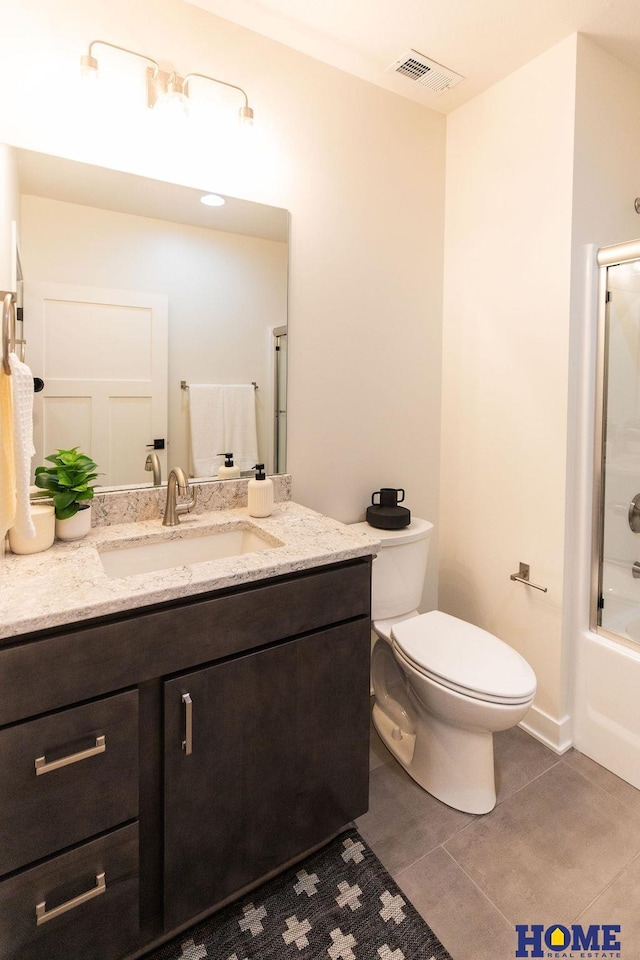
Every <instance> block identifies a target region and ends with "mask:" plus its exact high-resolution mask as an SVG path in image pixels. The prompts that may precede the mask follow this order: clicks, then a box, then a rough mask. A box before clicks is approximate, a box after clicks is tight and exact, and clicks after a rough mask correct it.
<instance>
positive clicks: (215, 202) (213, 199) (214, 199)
mask: <svg viewBox="0 0 640 960" xmlns="http://www.w3.org/2000/svg"><path fill="white" fill-rule="evenodd" d="M225 202H226V201H225V199H224V197H219V196H218V194H217V193H206V194H205V195H204V197H200V203H204V204H205V206H207V207H221V206H223V204H224V203H225Z"/></svg>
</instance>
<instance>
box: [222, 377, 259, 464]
mask: <svg viewBox="0 0 640 960" xmlns="http://www.w3.org/2000/svg"><path fill="white" fill-rule="evenodd" d="M224 442H225V446H224V449H225V450H232V451H233V462H234V463H235V465H236V466H237V467H240V469H241V470H251V468H252V467H254V466H255V464H256V462H257V460H258V433H257V430H256V391H255V387H254V386H253V384H251V383H230V384H227V385H226V386H225V387H224Z"/></svg>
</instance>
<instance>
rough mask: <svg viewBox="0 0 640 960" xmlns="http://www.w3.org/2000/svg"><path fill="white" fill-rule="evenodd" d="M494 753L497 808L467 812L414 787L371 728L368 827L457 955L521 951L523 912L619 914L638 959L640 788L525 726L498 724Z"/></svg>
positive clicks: (362, 823) (628, 955)
mask: <svg viewBox="0 0 640 960" xmlns="http://www.w3.org/2000/svg"><path fill="white" fill-rule="evenodd" d="M495 760H496V771H497V785H498V803H497V805H496V807H495V809H494V810H492V811H491V813H488V814H485V815H484V816H473V815H471V814H465V813H460V812H458V811H456V810H452V809H451V808H450V807H447V806H445V804H443V803H440V802H439V801H438V800H435V799H434V798H433V797H431V796H430V795H429V794H428V793H426V792H425V791H424V790H422V789H421V788H420V787H418V786H417V784H415V783H414V782H413V780H411V778H410V777H409V776H407V774H406V773H405V772H404V770H403V769H402V768H401V767H400V766H399V764H397V763H396V762H395V760H394V759H393V758H392V756H391V754H390V753H389V752H388V751H387V749H386V747H385V746H384V745H383V744H382V742H381V740H380V739H379V737H378V735H377V733H376V732H375V730H374V729H373V727H372V733H371V786H370V806H369V811H368V813H366V814H365V816H363V817H361V818H360V819H359V820H358V821H357V826H358V829H359V830H360V833H361V834H362V836H363V837H364V839H365V840H366V841H367V842H368V843H369V845H370V846H371V847H372V849H373V850H374V851H375V853H376V855H377V856H378V858H379V859H380V860H381V861H382V863H383V864H384V865H385V867H386V868H387V870H388V871H389V872H390V873H391V874H392V875H393V877H394V878H395V880H396V882H397V883H398V885H399V886H400V888H401V889H402V890H403V891H404V892H405V893H406V894H407V896H408V898H409V899H410V900H411V901H412V903H413V904H414V906H415V907H416V908H417V909H418V910H419V912H420V913H421V914H422V915H423V916H424V918H425V919H426V920H427V922H428V923H429V925H430V926H431V928H432V929H433V930H434V932H435V933H436V934H437V935H438V937H439V938H440V940H441V941H442V943H443V944H444V945H445V947H446V948H447V949H448V950H449V952H450V954H451V956H452V957H453V960H514V955H515V950H516V935H515V930H514V925H515V924H516V923H525V924H532V923H542V924H543V925H544V926H547V925H549V924H552V923H561V924H564V925H565V926H566V925H570V924H571V923H572V922H573V923H581V924H582V925H583V926H587V925H588V924H590V923H596V924H607V923H619V924H620V925H621V933H620V940H621V947H622V949H621V951H620V956H621V958H623V960H637V958H638V957H640V791H638V790H636V789H635V788H634V787H632V786H630V785H629V784H628V783H625V782H624V781H623V780H620V779H619V778H618V777H616V776H614V775H613V774H612V773H609V771H608V770H605V769H604V768H603V767H600V766H599V765H598V764H596V763H594V762H593V761H592V760H589V759H588V758H587V757H585V756H584V755H582V754H580V753H578V752H577V751H575V750H571V751H570V752H569V753H567V754H565V755H564V756H562V757H558V756H556V754H554V753H552V752H551V751H550V750H548V749H547V748H546V747H545V746H543V745H542V744H541V743H539V742H538V741H537V740H534V739H533V738H532V737H530V736H529V735H528V734H527V733H525V732H524V731H523V730H521V729H520V728H518V727H516V728H514V729H513V730H508V731H506V732H504V733H500V734H497V735H496V737H495ZM562 955H563V954H560V955H559V956H562ZM564 955H565V956H571V955H572V954H570V953H565V954H564ZM585 955H586V954H584V953H583V954H582V956H585ZM610 955H611V956H613V954H609V953H607V956H610ZM553 956H555V954H553ZM577 956H581V954H580V952H578V954H577ZM616 956H617V954H616Z"/></svg>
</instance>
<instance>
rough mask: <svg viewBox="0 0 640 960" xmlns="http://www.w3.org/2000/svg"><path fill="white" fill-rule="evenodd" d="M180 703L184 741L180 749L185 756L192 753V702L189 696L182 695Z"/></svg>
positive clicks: (186, 694)
mask: <svg viewBox="0 0 640 960" xmlns="http://www.w3.org/2000/svg"><path fill="white" fill-rule="evenodd" d="M182 702H183V703H184V740H183V741H182V749H183V750H184V752H185V754H186V756H187V757H188V756H189V754H191V753H193V700H192V699H191V694H189V693H183V694H182Z"/></svg>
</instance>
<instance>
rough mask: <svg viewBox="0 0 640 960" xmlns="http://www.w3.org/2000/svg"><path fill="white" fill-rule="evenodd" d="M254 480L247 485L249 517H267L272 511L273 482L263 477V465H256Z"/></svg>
mask: <svg viewBox="0 0 640 960" xmlns="http://www.w3.org/2000/svg"><path fill="white" fill-rule="evenodd" d="M254 470H257V473H256V478H255V480H249V483H248V484H247V506H248V508H249V516H250V517H268V516H269V514H270V513H271V512H272V511H273V480H272V479H271V478H270V477H267V476H265V472H264V463H256V465H255V467H254Z"/></svg>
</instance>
